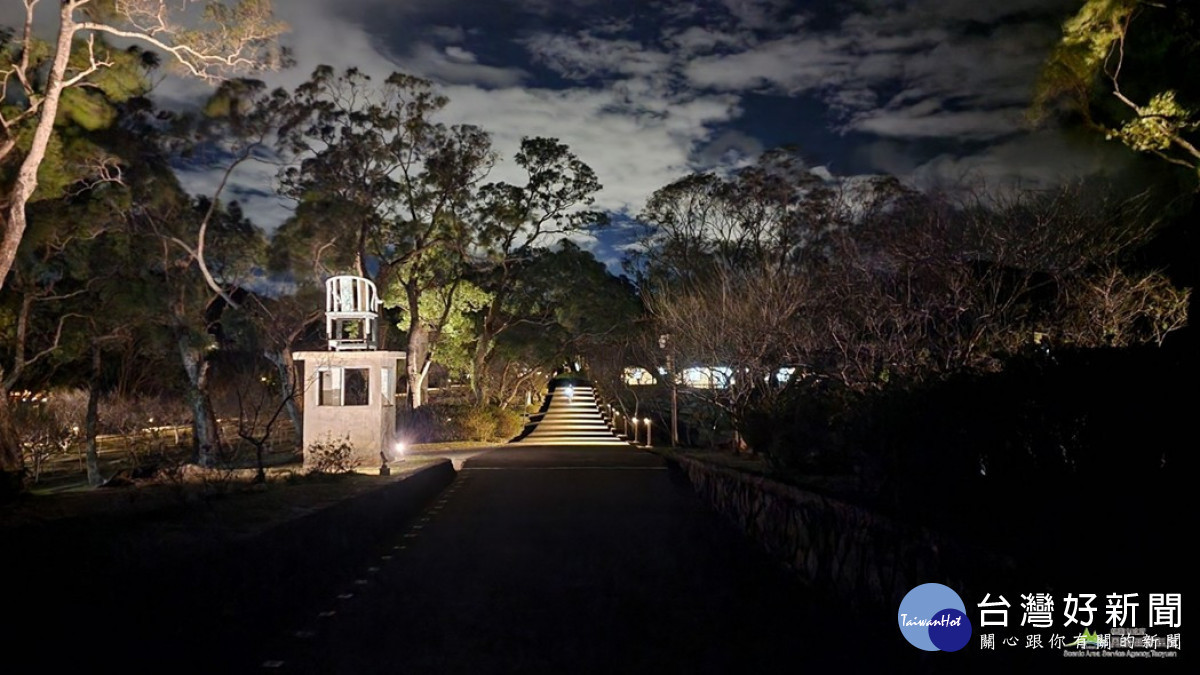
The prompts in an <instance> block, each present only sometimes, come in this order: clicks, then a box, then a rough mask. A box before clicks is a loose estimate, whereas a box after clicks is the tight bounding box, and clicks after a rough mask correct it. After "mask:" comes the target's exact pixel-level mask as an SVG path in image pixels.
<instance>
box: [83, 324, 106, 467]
mask: <svg viewBox="0 0 1200 675" xmlns="http://www.w3.org/2000/svg"><path fill="white" fill-rule="evenodd" d="M99 408H100V350H99V349H97V348H96V347H92V374H91V377H90V378H88V402H87V415H86V417H84V421H83V433H84V437H85V438H86V439H87V443H86V447H87V451H86V452H87V477H88V485H90V486H92V487H99V486H100V485H101V484H102V483H103V482H104V477H103V476H101V475H100V454H99V452H98V451H97V449H96V428H97V427H98V426H99V425H98V421H99V417H100V415H99Z"/></svg>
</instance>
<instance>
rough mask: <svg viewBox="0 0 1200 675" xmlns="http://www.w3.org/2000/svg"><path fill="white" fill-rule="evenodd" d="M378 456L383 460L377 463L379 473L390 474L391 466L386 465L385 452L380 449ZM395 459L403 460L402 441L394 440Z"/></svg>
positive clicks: (382, 474) (381, 474)
mask: <svg viewBox="0 0 1200 675" xmlns="http://www.w3.org/2000/svg"><path fill="white" fill-rule="evenodd" d="M379 458H380V459H381V460H383V463H382V464H380V465H379V475H380V476H390V475H392V467H390V466H388V458H387V452H386V451H383V450H380V451H379ZM396 459H397V460H398V461H403V460H404V441H396Z"/></svg>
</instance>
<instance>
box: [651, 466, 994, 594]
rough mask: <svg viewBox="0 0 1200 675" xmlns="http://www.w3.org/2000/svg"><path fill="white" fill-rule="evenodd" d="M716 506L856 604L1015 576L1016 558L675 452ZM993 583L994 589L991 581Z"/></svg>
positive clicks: (974, 588) (818, 584)
mask: <svg viewBox="0 0 1200 675" xmlns="http://www.w3.org/2000/svg"><path fill="white" fill-rule="evenodd" d="M667 459H668V461H669V462H671V464H672V469H673V470H676V471H679V472H681V473H682V474H683V475H685V476H686V478H687V480H688V482H690V483H691V485H692V487H693V488H694V489H695V490H696V492H697V493H698V494H699V495H700V496H701V498H703V499H704V500H705V501H706V502H707V503H709V504H710V505H711V506H712V507H713V508H714V509H715V510H716V511H718V512H719V513H721V514H722V515H724V516H726V517H728V518H730V519H732V520H733V521H734V523H735V524H736V525H737V526H738V527H739V528H740V529H741V530H742V531H743V532H745V533H746V534H747V535H748V536H750V537H751V538H752V539H754V540H755V541H756V542H758V543H759V544H760V545H761V546H762V547H763V548H765V549H766V551H767V553H768V554H770V555H771V556H772V557H774V558H776V559H778V560H779V561H781V562H782V563H783V564H784V565H785V566H787V567H788V568H790V569H791V570H793V571H794V572H796V573H797V574H798V576H799V577H800V578H801V579H802V580H803V581H805V582H806V583H808V584H809V585H811V586H812V587H813V588H814V589H817V590H819V591H821V592H823V593H828V594H830V595H831V596H833V597H834V598H836V599H837V600H839V601H841V602H845V603H847V604H849V605H850V606H851V607H853V608H855V609H864V608H876V607H887V608H891V609H892V610H894V609H895V608H896V607H898V606H899V604H900V600H901V599H903V597H904V595H905V594H906V593H907V592H908V591H909V590H911V589H912V588H913V587H914V586H917V585H919V584H923V583H928V582H938V583H942V584H945V585H947V586H949V587H950V588H953V589H954V590H956V591H958V593H959V595H960V596H962V597H964V598H966V597H975V595H978V596H979V597H982V595H983V593H984V592H987V591H988V588H987V587H988V584H989V583H992V584H994V583H995V581H996V580H997V579H1007V578H1011V576H1012V575H1011V572H1012V570H1013V568H1014V564H1013V562H1012V560H1011V559H1007V558H1003V557H1001V556H997V555H995V554H992V553H990V552H987V551H983V550H979V549H975V548H971V547H968V546H964V545H962V544H960V543H958V542H955V541H953V540H951V539H950V538H948V537H946V536H943V535H941V534H939V533H936V532H933V531H930V530H929V529H926V528H922V527H916V526H913V525H909V524H905V523H900V522H897V521H895V520H894V519H891V518H888V517H885V516H883V515H880V514H878V513H874V512H872V511H870V510H868V509H866V508H863V507H860V506H856V505H854V504H850V503H847V502H844V501H840V500H837V499H832V498H829V497H825V496H822V495H819V494H816V493H813V492H809V491H806V490H802V489H800V488H797V487H793V486H790V485H784V484H782V483H778V482H776V481H773V480H769V479H767V478H763V477H761V476H755V475H751V474H746V473H742V472H740V471H736V470H733V469H729V468H726V467H721V466H715V465H712V464H706V463H703V462H699V461H697V460H694V459H691V458H688V457H682V456H672V457H668V458H667ZM993 590H994V589H993Z"/></svg>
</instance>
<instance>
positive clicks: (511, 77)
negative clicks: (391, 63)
mask: <svg viewBox="0 0 1200 675" xmlns="http://www.w3.org/2000/svg"><path fill="white" fill-rule="evenodd" d="M396 63H397V66H398V67H399V69H400V70H404V71H406V72H410V73H416V74H419V75H422V76H424V77H427V78H429V79H431V80H435V81H438V82H443V83H447V84H478V85H480V86H485V87H515V86H519V85H520V84H521V83H522V82H524V81H525V79H526V78H527V73H526V72H525V71H523V70H521V69H520V68H502V67H498V66H490V65H487V64H483V63H478V62H477V61H476V58H475V55H474V54H471V53H470V52H468V51H466V50H464V49H461V48H459V47H448V48H446V49H445V51H442V50H439V49H437V48H436V47H434V46H433V45H430V44H426V43H419V44H416V45H414V46H413V48H412V52H411V53H409V54H406V55H403V56H397V57H396Z"/></svg>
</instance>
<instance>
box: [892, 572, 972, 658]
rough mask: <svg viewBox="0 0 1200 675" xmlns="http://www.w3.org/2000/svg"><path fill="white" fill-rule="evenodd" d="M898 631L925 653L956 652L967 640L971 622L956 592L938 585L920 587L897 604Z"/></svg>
mask: <svg viewBox="0 0 1200 675" xmlns="http://www.w3.org/2000/svg"><path fill="white" fill-rule="evenodd" d="M897 620H898V621H899V622H900V632H901V633H902V634H903V635H904V639H905V640H908V642H909V644H911V645H912V646H914V647H916V648H918V649H924V650H925V651H927V652H936V651H943V652H956V651H958V650H960V649H962V648H963V647H965V646H967V643H968V642H970V640H971V620H970V619H968V618H967V606H966V605H964V604H963V601H962V598H960V597H958V593H955V592H954V591H952V590H950V587H948V586H943V585H942V584H921V585H920V586H917V587H916V588H914V589H912V590H911V591H909V592H908V595H906V596H904V599H903V600H901V601H900V612H899V613H898V616H897Z"/></svg>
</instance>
